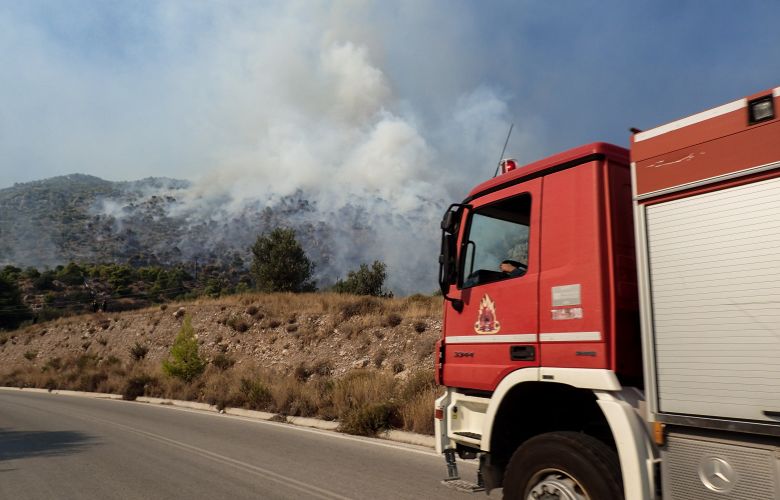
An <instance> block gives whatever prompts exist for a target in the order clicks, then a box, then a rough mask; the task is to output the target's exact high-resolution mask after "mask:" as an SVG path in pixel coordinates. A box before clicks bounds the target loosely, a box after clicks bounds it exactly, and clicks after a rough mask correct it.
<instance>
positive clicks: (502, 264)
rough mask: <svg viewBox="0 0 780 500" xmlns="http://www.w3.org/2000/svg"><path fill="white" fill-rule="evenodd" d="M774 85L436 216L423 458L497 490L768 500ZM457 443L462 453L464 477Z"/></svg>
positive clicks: (779, 130) (563, 156)
mask: <svg viewBox="0 0 780 500" xmlns="http://www.w3.org/2000/svg"><path fill="white" fill-rule="evenodd" d="M778 105H780V87H778V88H775V89H772V90H768V91H766V92H761V93H759V94H756V95H752V96H748V97H746V98H743V99H739V100H737V101H734V102H731V103H728V104H725V105H723V106H719V107H717V108H713V109H710V110H708V111H704V112H702V113H698V114H696V115H693V116H689V117H687V118H683V119H681V120H677V121H675V122H672V123H668V124H666V125H662V126H659V127H657V128H654V129H651V130H646V131H638V130H632V132H634V134H633V137H632V139H631V151H630V152H629V151H627V150H625V149H623V148H621V147H618V146H613V145H610V144H604V143H596V144H589V145H586V146H582V147H578V148H575V149H572V150H569V151H566V152H563V153H560V154H557V155H555V156H552V157H549V158H546V159H544V160H541V161H538V162H535V163H531V164H529V165H525V166H522V167H517V165H516V163H515V162H514V161H511V160H509V161H504V162H502V165H503V168H502V173H501V174H500V175H497V176H496V177H494V178H492V179H490V180H488V181H486V182H484V183H482V184H480V185H478V186H477V187H475V188H474V189H473V190H472V191H471V192H470V193H469V195H468V196H467V197H466V199H465V200H463V202H462V203H459V204H454V205H452V206H451V207H450V208H449V209H448V211H447V212H446V214H445V215H444V218H443V220H442V226H441V227H442V252H441V256H440V265H441V267H440V273H439V278H440V279H439V281H440V284H441V289H442V292H443V294H444V297H445V299H446V300H445V303H444V304H445V305H444V328H443V337H442V339H441V340H440V342H439V344H438V356H437V363H436V371H437V377H438V382H439V383H440V384H441V385H443V386H445V388H446V392H445V393H444V395H443V396H441V397H440V398H439V399H438V400H437V401H436V403H435V418H436V420H435V427H436V444H437V451H439V452H441V453H443V454H444V457H445V460H446V464H447V466H448V472H449V477H448V479H447V480H445V481H446V482H448V483H449V484H451V485H454V486H456V487H458V488H460V489H470V490H478V489H483V488H484V489H485V490H487V491H488V492H489V491H490V490H491V489H494V488H501V487H502V488H503V494H504V497H505V498H513V499H515V498H516V499H523V500H532V499H543V500H552V499H560V500H563V499H566V500H573V499H591V500H612V499H620V498H625V499H628V500H638V499H655V498H659V497H662V498H664V499H674V500H700V499H750V500H757V499H780V250H779V249H780V120H779V119H778V117H777V113H776V110H777V108H778ZM456 455H457V456H459V457H460V458H461V459H475V458H478V459H479V465H480V467H479V473H478V478H477V479H478V480H477V483H466V482H465V481H463V480H461V479H460V478H459V475H458V465H457V461H456Z"/></svg>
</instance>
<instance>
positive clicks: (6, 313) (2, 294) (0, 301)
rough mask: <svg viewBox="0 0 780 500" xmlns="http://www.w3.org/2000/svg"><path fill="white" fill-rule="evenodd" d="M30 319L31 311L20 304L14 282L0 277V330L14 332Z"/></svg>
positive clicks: (17, 289) (3, 276)
mask: <svg viewBox="0 0 780 500" xmlns="http://www.w3.org/2000/svg"><path fill="white" fill-rule="evenodd" d="M32 317H33V316H32V311H30V309H29V308H28V307H27V306H26V305H25V304H24V302H22V296H21V293H20V291H19V287H18V286H17V285H16V282H15V281H13V280H11V279H10V278H8V277H7V276H5V275H0V330H15V329H16V328H18V327H19V325H21V324H22V323H23V322H25V321H27V320H29V319H32Z"/></svg>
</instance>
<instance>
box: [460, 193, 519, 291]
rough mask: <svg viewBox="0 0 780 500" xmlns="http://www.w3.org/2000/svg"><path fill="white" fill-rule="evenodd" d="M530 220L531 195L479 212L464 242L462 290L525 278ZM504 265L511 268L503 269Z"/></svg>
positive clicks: (470, 222) (509, 200) (516, 197)
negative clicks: (523, 276)
mask: <svg viewBox="0 0 780 500" xmlns="http://www.w3.org/2000/svg"><path fill="white" fill-rule="evenodd" d="M530 219H531V196H530V195H528V194H524V195H520V196H515V197H513V198H509V199H507V200H502V201H500V202H498V203H493V204H491V205H487V206H484V207H480V208H478V209H476V210H475V211H474V213H473V214H472V216H471V219H470V221H469V227H468V231H467V234H466V236H465V238H464V240H463V245H464V249H465V256H464V259H463V261H462V265H463V272H461V273H459V275H460V276H463V277H464V279H463V282H462V284H461V288H469V287H472V286H476V285H481V284H484V283H491V282H494V281H499V280H504V279H510V278H515V277H518V276H522V275H523V274H525V271H526V269H527V268H528V234H529V221H530ZM502 262H508V263H509V264H508V265H507V264H505V265H504V266H502V265H501V264H502ZM502 268H503V270H502Z"/></svg>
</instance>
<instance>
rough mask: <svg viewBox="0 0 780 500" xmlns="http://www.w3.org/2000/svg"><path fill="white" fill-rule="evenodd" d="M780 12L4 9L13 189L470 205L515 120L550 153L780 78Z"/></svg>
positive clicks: (445, 6) (445, 7) (0, 95)
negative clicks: (363, 197) (338, 186)
mask: <svg viewBox="0 0 780 500" xmlns="http://www.w3.org/2000/svg"><path fill="white" fill-rule="evenodd" d="M778 19H780V2H777V1H761V0H751V1H745V2H737V1H718V0H707V1H704V0H701V1H684V0H676V1H666V2H661V1H658V2H638V1H623V0H620V1H618V0H613V1H609V0H607V1H604V0H602V1H576V2H575V1H563V0H560V1H541V0H540V1H510V0H507V1H476V0H474V1H457V0H442V1H425V0H410V1H381V2H380V1H376V2H370V1H358V0H355V1H334V2H326V1H314V0H306V1H279V2H274V1H265V2H258V1H245V2H244V1H223V2H207V1H199V2H191V1H169V2H166V1H161V2H154V1H125V0H122V1H108V0H101V1H97V0H94V1H69V0H50V1H45V2H40V1H31V0H25V1H15V0H0V103H1V104H0V188H2V187H7V186H9V185H11V184H13V183H15V182H25V181H30V180H36V179H41V178H45V177H50V176H55V175H62V174H68V173H76V172H80V173H87V174H92V175H96V176H99V177H102V178H105V179H110V180H128V179H138V178H142V177H147V176H167V177H176V178H189V179H195V180H198V179H200V180H201V183H202V184H203V185H206V186H214V185H221V184H225V185H229V186H230V187H229V188H226V189H229V190H230V191H231V192H232V193H234V194H235V193H236V192H240V191H241V190H242V189H243V190H247V191H252V190H255V189H257V186H258V185H262V186H266V188H267V189H269V190H272V191H281V192H289V191H291V190H292V189H295V188H296V187H299V186H303V187H307V188H309V189H312V188H313V187H316V186H318V185H320V184H322V183H346V184H350V183H351V184H355V185H359V186H366V188H367V189H391V190H392V188H395V189H403V190H404V192H407V191H408V189H411V186H412V181H414V185H415V186H418V187H419V186H422V189H423V190H425V189H430V186H439V187H442V189H443V192H444V193H445V194H444V196H445V197H446V196H449V197H455V198H458V197H460V196H462V195H463V193H464V192H465V190H466V188H467V187H469V186H470V185H472V184H474V183H476V182H478V181H481V180H484V179H485V178H487V177H488V176H489V175H490V174H492V170H493V168H494V167H495V162H496V160H497V159H498V156H499V153H500V149H501V146H502V144H503V140H504V135H505V134H506V130H507V128H508V126H509V123H512V122H513V123H514V124H515V131H514V133H513V137H512V140H511V141H510V145H509V152H508V155H511V156H514V157H516V158H519V159H520V160H522V161H531V160H534V159H538V158H540V157H542V156H545V155H548V154H552V153H555V152H557V151H559V150H563V149H566V148H569V147H573V146H577V145H579V144H583V143H587V142H592V141H597V140H603V141H608V142H614V143H617V144H620V145H627V143H628V128H629V127H638V128H643V129H644V128H649V127H652V126H655V125H658V124H661V123H664V122H666V121H670V120H673V119H676V118H678V117H681V116H684V115H687V114H691V113H694V112H697V111H701V110H703V109H706V108H709V107H713V106H715V105H719V104H722V103H725V102H727V101H730V100H733V99H736V98H738V97H741V96H743V95H745V94H749V93H754V92H758V91H761V90H764V89H766V88H769V87H773V86H777V85H780V28H778V22H777V20H778ZM247 178H252V179H253V182H249V183H247V182H245V181H246V179H247ZM418 180H419V183H417V182H416V181H418ZM409 203H414V200H411V199H410V201H409Z"/></svg>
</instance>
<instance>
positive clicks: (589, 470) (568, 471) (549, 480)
mask: <svg viewBox="0 0 780 500" xmlns="http://www.w3.org/2000/svg"><path fill="white" fill-rule="evenodd" d="M622 498H623V482H622V479H621V475H620V461H619V460H618V457H617V455H616V453H615V452H614V451H613V450H612V449H611V448H610V447H609V446H607V445H606V444H604V443H602V442H601V441H599V440H598V439H596V438H594V437H592V436H588V435H587V434H580V433H577V432H550V433H547V434H540V435H539V436H535V437H533V438H531V439H529V440H528V441H526V442H525V443H523V444H522V445H521V446H520V447H519V448H518V449H517V450H515V452H514V454H513V455H512V459H511V460H510V461H509V465H508V466H507V468H506V473H505V474H504V499H505V500H621V499H622Z"/></svg>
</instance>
